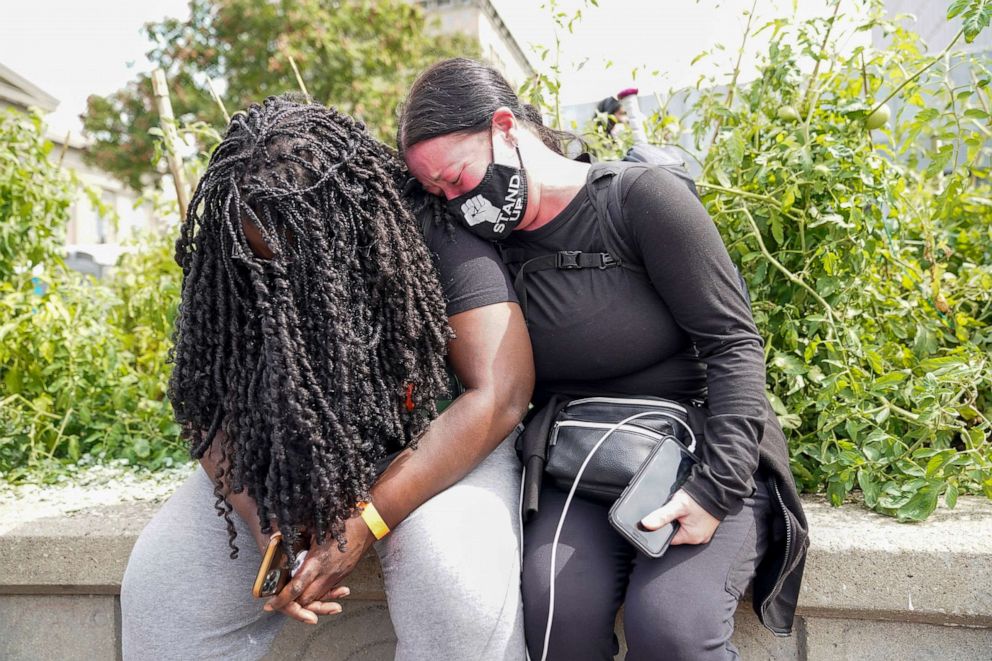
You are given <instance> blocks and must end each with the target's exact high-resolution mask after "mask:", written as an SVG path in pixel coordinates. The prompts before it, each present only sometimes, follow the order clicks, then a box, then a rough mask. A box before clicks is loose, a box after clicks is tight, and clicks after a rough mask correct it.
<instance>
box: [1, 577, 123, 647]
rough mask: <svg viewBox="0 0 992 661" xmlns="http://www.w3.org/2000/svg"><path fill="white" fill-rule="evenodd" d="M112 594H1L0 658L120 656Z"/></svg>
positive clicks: (115, 608)
mask: <svg viewBox="0 0 992 661" xmlns="http://www.w3.org/2000/svg"><path fill="white" fill-rule="evenodd" d="M116 601H117V598H116V597H114V596H112V595H45V596H37V595H11V594H0V659H3V660H4V661H41V660H44V659H53V660H54V659H59V660H60V661H76V660H78V661H94V660H96V659H101V660H102V659H106V660H107V661H113V660H114V659H117V658H118V657H119V652H118V642H117V641H118V638H119V633H118V632H119V629H120V626H119V623H118V619H117V617H118V616H117V611H118V608H117V604H116Z"/></svg>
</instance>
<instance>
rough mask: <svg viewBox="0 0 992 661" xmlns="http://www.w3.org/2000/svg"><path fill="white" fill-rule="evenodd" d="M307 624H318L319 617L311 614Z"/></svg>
mask: <svg viewBox="0 0 992 661" xmlns="http://www.w3.org/2000/svg"><path fill="white" fill-rule="evenodd" d="M307 622H309V623H310V624H317V616H316V615H314V614H313V613H311V614H310V616H309V617H307Z"/></svg>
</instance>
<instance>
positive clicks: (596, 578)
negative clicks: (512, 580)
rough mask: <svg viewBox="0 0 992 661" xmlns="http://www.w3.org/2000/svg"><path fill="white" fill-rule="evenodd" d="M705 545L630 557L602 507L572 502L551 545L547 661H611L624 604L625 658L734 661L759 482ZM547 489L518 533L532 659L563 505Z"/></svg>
mask: <svg viewBox="0 0 992 661" xmlns="http://www.w3.org/2000/svg"><path fill="white" fill-rule="evenodd" d="M755 482H756V484H757V489H756V492H755V494H754V495H753V496H752V497H750V498H747V499H745V500H744V502H743V506H742V508H741V509H740V510H739V511H738V512H735V513H731V514H729V515H728V516H727V517H726V518H725V519H724V520H723V522H722V523H721V524H720V526H719V527H718V528H717V530H716V533H715V534H714V536H713V539H712V540H710V542H709V543H708V544H705V545H680V546H671V547H669V549H668V551H667V552H666V553H665V555H664V556H662V557H661V558H658V559H655V558H649V557H647V556H645V555H643V554H642V553H639V552H637V550H636V549H634V548H633V547H632V546H631V545H630V544H629V543H627V541H626V540H625V539H624V538H623V537H621V536H620V535H619V534H618V533H617V532H616V531H615V530H614V529H613V527H612V526H610V524H609V522H608V521H607V512H608V511H609V507H608V506H605V505H602V504H599V503H594V502H592V501H589V500H585V499H583V498H579V497H575V498H573V499H572V504H571V506H570V507H569V509H568V514H567V516H566V519H565V525H564V527H563V528H562V533H561V537H560V539H559V548H558V557H557V563H556V564H557V576H556V578H555V610H554V621H553V623H552V627H551V638H550V644H549V652H548V657H547V658H548V659H549V660H552V661H554V660H561V661H565V660H567V661H585V660H589V661H592V660H596V661H610V660H612V659H613V657H614V655H615V654H616V653H617V651H618V643H617V640H616V637H615V636H614V634H613V627H614V621H615V619H616V614H617V611H618V609H619V608H620V605H621V604H623V605H624V634H625V636H626V639H627V649H628V652H627V657H626V658H627V661H644V660H647V659H666V660H668V659H670V660H672V661H675V660H677V659H691V660H692V661H698V660H703V659H737V658H739V656H738V654H737V649H736V648H735V647H734V646H733V644H731V642H730V637H731V634H732V633H733V631H734V611H735V610H736V608H737V602H738V601H739V600H740V598H741V595H742V594H743V593H744V590H745V589H746V588H747V586H748V584H749V583H750V581H751V579H752V577H753V576H754V572H755V569H756V568H757V566H758V563H759V562H760V560H761V557H762V556H763V555H764V552H765V549H766V548H767V545H768V535H769V532H770V527H771V526H770V520H769V517H770V512H771V508H770V502H769V500H768V488H767V486H766V485H765V482H764V480H762V479H760V478H759V477H758V476H755ZM566 495H567V494H565V493H564V492H563V491H560V490H558V489H556V488H554V487H551V486H545V487H544V489H543V490H542V492H541V504H540V513H539V514H538V515H537V516H536V517H535V518H534V520H532V521H531V522H530V523H528V524H527V527H526V528H525V530H524V554H525V555H524V576H523V595H524V625H525V628H526V633H527V647H528V649H529V651H530V656H531V659H532V660H533V661H539V660H540V658H541V652H542V650H543V649H544V636H545V628H546V625H547V619H548V595H549V578H550V576H549V572H550V568H551V542H552V539H553V538H554V534H555V527H556V526H557V524H558V518H559V517H560V516H561V510H562V507H563V506H564V504H565V497H566Z"/></svg>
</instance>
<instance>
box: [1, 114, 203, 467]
mask: <svg viewBox="0 0 992 661" xmlns="http://www.w3.org/2000/svg"><path fill="white" fill-rule="evenodd" d="M42 135H43V131H42V124H41V122H40V120H38V119H37V118H31V117H28V116H25V115H14V114H12V113H9V114H5V115H0V155H2V154H17V155H18V157H19V158H18V163H17V166H16V167H3V168H2V169H0V191H3V194H2V195H0V199H3V200H5V204H7V205H8V206H6V207H4V213H3V216H2V223H0V227H2V228H3V230H2V231H3V232H5V233H6V232H9V236H11V237H15V238H17V243H8V244H6V245H5V251H6V252H4V253H3V259H4V268H5V269H9V270H7V271H6V275H5V277H4V278H3V280H2V281H0V474H3V475H4V477H5V479H6V480H8V481H12V482H16V481H19V480H22V479H27V478H31V479H39V478H40V479H54V478H55V477H57V476H58V475H59V474H62V473H63V472H64V467H65V465H66V464H74V463H78V462H83V463H86V462H92V461H96V460H107V459H111V458H121V459H126V460H128V461H130V462H132V463H134V464H141V465H144V466H148V467H152V468H154V467H159V466H166V465H171V464H172V463H173V462H175V461H181V460H183V459H184V458H185V456H186V455H185V450H184V449H183V448H182V446H181V443H180V442H179V441H178V435H177V431H178V429H177V428H176V426H175V425H174V423H173V421H172V411H171V407H170V406H169V404H168V401H167V400H166V398H165V387H166V382H167V379H168V374H169V367H168V365H167V364H166V363H167V358H168V349H169V335H170V332H171V326H172V319H173V317H174V315H175V306H176V302H177V301H178V298H179V270H178V267H177V266H176V265H175V262H174V261H173V259H172V240H171V238H169V237H168V236H166V235H162V236H157V235H156V236H154V237H148V238H146V240H145V241H144V245H143V249H142V250H138V251H136V252H135V253H134V254H131V255H127V256H126V257H125V258H124V259H123V261H122V263H121V265H120V267H119V268H118V269H117V272H116V273H115V274H114V275H113V277H112V278H110V279H109V280H107V281H102V282H98V281H94V280H93V279H91V278H86V277H83V276H81V275H79V274H78V273H75V272H73V271H70V270H68V269H67V268H66V267H65V265H64V264H63V262H62V260H61V258H60V257H59V253H60V241H59V239H60V238H61V237H60V236H59V232H60V230H61V228H63V227H65V224H66V223H67V222H68V210H69V205H70V204H71V201H72V200H73V199H74V198H75V192H76V184H75V183H74V182H73V181H72V179H71V178H70V177H68V176H66V175H64V174H63V173H62V172H61V171H60V170H59V167H58V165H57V163H53V162H51V161H49V160H48V159H47V158H46V156H47V155H48V154H49V153H50V151H51V144H50V143H47V142H46V141H45V140H44V139H43V138H42ZM0 162H3V163H5V164H6V163H7V162H6V161H3V159H2V157H0ZM5 236H6V235H5Z"/></svg>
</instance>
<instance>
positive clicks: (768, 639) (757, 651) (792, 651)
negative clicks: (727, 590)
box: [733, 604, 803, 661]
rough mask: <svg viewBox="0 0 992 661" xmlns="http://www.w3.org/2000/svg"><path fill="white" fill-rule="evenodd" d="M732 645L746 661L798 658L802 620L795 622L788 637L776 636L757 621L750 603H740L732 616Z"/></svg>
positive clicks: (784, 660)
mask: <svg viewBox="0 0 992 661" xmlns="http://www.w3.org/2000/svg"><path fill="white" fill-rule="evenodd" d="M734 629H735V630H734V638H733V640H734V645H736V646H737V650H738V651H739V652H740V653H741V658H742V659H747V661H752V659H753V660H755V661H758V660H759V659H760V660H767V661H793V660H794V659H798V658H800V656H799V649H800V643H801V641H802V640H803V627H802V621H801V620H800V621H798V622H796V626H795V631H794V633H793V634H792V636H790V637H789V638H782V637H780V636H776V635H775V634H773V633H772V632H771V631H769V630H768V629H766V628H765V627H763V626H762V625H761V622H759V621H758V616H757V615H755V614H754V611H753V610H751V604H741V606H740V608H738V609H737V615H736V616H734Z"/></svg>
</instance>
